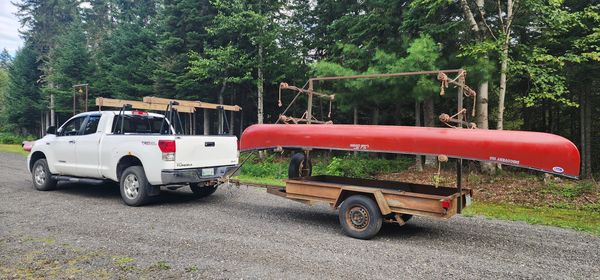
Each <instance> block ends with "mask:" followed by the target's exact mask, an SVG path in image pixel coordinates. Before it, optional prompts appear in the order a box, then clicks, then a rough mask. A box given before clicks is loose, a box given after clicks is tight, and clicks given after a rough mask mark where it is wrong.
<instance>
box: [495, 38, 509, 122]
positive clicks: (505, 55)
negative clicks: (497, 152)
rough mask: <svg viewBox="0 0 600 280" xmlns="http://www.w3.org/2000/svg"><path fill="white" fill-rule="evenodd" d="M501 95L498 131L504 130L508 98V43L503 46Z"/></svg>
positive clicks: (499, 99)
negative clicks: (506, 99)
mask: <svg viewBox="0 0 600 280" xmlns="http://www.w3.org/2000/svg"><path fill="white" fill-rule="evenodd" d="M500 59H501V62H500V94H499V95H498V115H497V117H496V118H497V122H496V129H498V130H502V129H504V99H505V97H506V71H507V69H508V42H506V43H505V44H504V45H503V46H502V55H501V57H500Z"/></svg>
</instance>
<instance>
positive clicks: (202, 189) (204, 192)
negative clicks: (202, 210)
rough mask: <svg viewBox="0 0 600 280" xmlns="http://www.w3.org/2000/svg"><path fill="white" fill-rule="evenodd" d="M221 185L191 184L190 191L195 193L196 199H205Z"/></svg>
mask: <svg viewBox="0 0 600 280" xmlns="http://www.w3.org/2000/svg"><path fill="white" fill-rule="evenodd" d="M218 187H219V184H214V185H210V186H205V185H204V184H203V183H192V184H190V190H192V193H194V196H195V197H196V198H203V197H207V196H210V195H211V194H213V193H215V192H216V191H217V188H218Z"/></svg>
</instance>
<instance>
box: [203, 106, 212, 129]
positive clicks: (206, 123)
mask: <svg viewBox="0 0 600 280" xmlns="http://www.w3.org/2000/svg"><path fill="white" fill-rule="evenodd" d="M202 110H203V113H204V117H203V121H204V135H210V115H209V114H208V109H202Z"/></svg>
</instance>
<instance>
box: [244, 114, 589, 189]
mask: <svg viewBox="0 0 600 280" xmlns="http://www.w3.org/2000/svg"><path fill="white" fill-rule="evenodd" d="M280 147H281V148H300V149H333V150H348V151H364V152H385V153H399V154H423V155H435V156H437V155H446V156H448V157H451V158H462V159H470V160H478V161H487V162H493V163H501V164H506V165H513V166H518V167H523V168H529V169H535V170H540V171H544V172H548V173H553V174H557V175H562V176H567V177H573V178H576V177H578V176H579V164H580V158H579V151H578V150H577V147H576V146H575V145H574V144H573V143H572V142H571V141H569V140H568V139H566V138H564V137H561V136H558V135H554V134H549V133H541V132H529V131H509V130H477V129H451V128H431V127H411V126H382V125H318V124H314V125H284V124H261V125H252V126H250V127H248V128H247V129H246V130H245V131H244V132H243V133H242V137H241V140H240V149H241V150H242V151H249V150H261V149H272V148H280Z"/></svg>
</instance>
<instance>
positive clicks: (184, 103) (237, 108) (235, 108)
mask: <svg viewBox="0 0 600 280" xmlns="http://www.w3.org/2000/svg"><path fill="white" fill-rule="evenodd" d="M170 101H176V102H178V103H179V105H180V106H185V107H191V108H202V109H215V110H216V109H218V108H219V107H223V110H225V111H236V112H238V111H241V110H242V107H240V106H238V105H221V104H214V103H207V102H201V101H189V100H178V99H168V98H160V97H153V96H146V97H144V102H145V103H149V104H153V105H157V104H158V105H161V106H164V105H167V104H169V102H170Z"/></svg>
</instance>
